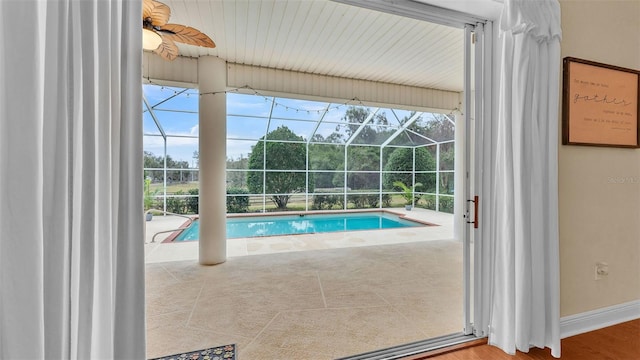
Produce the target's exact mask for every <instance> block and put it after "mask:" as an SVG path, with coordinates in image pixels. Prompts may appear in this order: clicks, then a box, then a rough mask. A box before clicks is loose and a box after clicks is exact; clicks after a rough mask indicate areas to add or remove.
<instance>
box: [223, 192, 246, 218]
mask: <svg viewBox="0 0 640 360" xmlns="http://www.w3.org/2000/svg"><path fill="white" fill-rule="evenodd" d="M248 194H249V191H248V190H246V189H242V188H235V187H230V188H227V212H228V213H246V212H248V211H249V196H248Z"/></svg>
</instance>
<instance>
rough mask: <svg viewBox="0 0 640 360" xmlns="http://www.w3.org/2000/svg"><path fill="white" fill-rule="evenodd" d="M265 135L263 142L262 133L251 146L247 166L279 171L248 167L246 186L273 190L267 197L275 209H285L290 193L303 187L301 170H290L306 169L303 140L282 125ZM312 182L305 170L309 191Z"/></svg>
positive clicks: (302, 189) (253, 188)
mask: <svg viewBox="0 0 640 360" xmlns="http://www.w3.org/2000/svg"><path fill="white" fill-rule="evenodd" d="M266 139H268V140H269V141H266V142H265V137H264V136H263V137H262V138H260V140H258V142H257V143H256V145H255V146H253V148H252V150H251V155H249V169H250V170H262V169H265V170H281V171H276V172H263V171H249V173H248V175H247V186H248V188H249V191H250V192H252V193H256V194H261V193H262V192H263V186H264V191H265V193H267V194H273V195H271V197H270V199H271V201H273V203H274V204H276V206H277V207H278V209H286V207H287V203H288V202H289V198H290V197H291V195H290V194H291V193H295V192H305V191H306V190H307V188H306V185H307V184H306V183H307V181H306V175H305V173H304V172H292V171H290V170H305V169H306V162H307V154H306V144H305V143H304V139H303V138H302V137H301V136H298V135H296V134H295V133H294V132H293V131H291V130H290V129H289V128H288V127H286V126H280V127H278V128H277V129H275V130H273V131H271V132H269V133H268V134H267V135H266ZM273 140H282V141H283V142H277V141H273ZM285 141H286V142H285ZM294 141H295V142H294ZM265 150H266V153H265ZM313 185H314V183H313V177H312V176H311V174H309V189H308V191H309V192H312V191H313Z"/></svg>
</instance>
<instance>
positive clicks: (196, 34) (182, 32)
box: [160, 24, 216, 48]
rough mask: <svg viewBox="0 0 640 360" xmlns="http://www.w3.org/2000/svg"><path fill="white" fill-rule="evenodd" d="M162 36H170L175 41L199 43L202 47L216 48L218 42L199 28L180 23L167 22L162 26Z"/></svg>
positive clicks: (190, 43)
mask: <svg viewBox="0 0 640 360" xmlns="http://www.w3.org/2000/svg"><path fill="white" fill-rule="evenodd" d="M160 32H161V33H162V36H164V37H169V38H171V39H173V40H174V41H177V42H181V43H185V44H189V45H197V46H202V47H208V48H214V47H216V44H215V43H214V42H213V40H211V38H210V37H208V36H207V35H206V34H204V33H203V32H201V31H200V30H198V29H194V28H192V27H190V26H184V25H180V24H166V25H164V26H162V28H160Z"/></svg>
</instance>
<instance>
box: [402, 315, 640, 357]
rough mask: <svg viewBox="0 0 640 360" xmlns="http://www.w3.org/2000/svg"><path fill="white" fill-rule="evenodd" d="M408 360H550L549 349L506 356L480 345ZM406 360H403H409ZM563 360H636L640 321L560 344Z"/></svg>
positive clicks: (639, 338) (639, 337)
mask: <svg viewBox="0 0 640 360" xmlns="http://www.w3.org/2000/svg"><path fill="white" fill-rule="evenodd" d="M409 359H411V360H419V359H429V360H501V359H505V360H519V359H523V360H532V359H535V360H547V359H549V360H551V359H554V358H553V357H552V356H551V352H550V350H549V349H544V350H543V349H531V351H529V353H521V352H518V353H517V354H516V355H515V356H511V355H507V354H505V353H504V352H502V350H500V349H498V348H496V347H493V346H489V345H486V343H484V341H483V342H482V343H475V344H472V345H471V346H467V347H464V348H462V349H457V350H453V351H450V352H445V353H440V354H428V355H423V356H417V357H412V358H409ZM409 359H407V360H409ZM562 359H563V360H590V359H594V360H639V359H640V319H638V320H633V321H629V322H625V323H622V324H618V325H614V326H611V327H607V328H604V329H600V330H596V331H592V332H588V333H585V334H580V335H576V336H572V337H569V338H566V339H563V340H562Z"/></svg>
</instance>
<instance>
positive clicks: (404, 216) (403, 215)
mask: <svg viewBox="0 0 640 360" xmlns="http://www.w3.org/2000/svg"><path fill="white" fill-rule="evenodd" d="M372 212H375V213H388V214H392V215H395V216H397V217H399V218H401V219H403V220H407V221H413V222H416V223H419V224H422V225H425V226H440V225H438V224H434V223H431V222H428V221H424V220H419V219H415V218H411V217H408V216H407V215H410V214H406V213H402V212H396V211H392V210H388V209H348V210H311V211H277V212H268V213H264V212H259V213H241V214H227V216H226V217H227V218H231V219H232V218H243V217H252V216H286V215H293V216H295V215H325V214H349V213H372ZM199 218H200V216H198V215H194V216H193V217H191V220H187V221H185V222H184V223H183V224H182V225H180V227H179V228H178V229H177V230H175V231H174V232H172V233H171V234H170V235H169V236H167V238H166V239H164V240H163V241H162V244H179V243H181V242H176V241H174V240H175V239H176V238H177V237H178V235H180V233H182V231H184V229H186V228H188V227H189V226H190V225H191V224H192V223H193V221H195V220H197V219H199ZM378 230H385V229H378ZM386 230H390V229H386ZM356 231H369V230H351V231H343V232H356ZM308 234H313V233H303V234H287V235H264V236H259V237H262V238H267V237H272V236H298V235H308ZM192 241H196V240H192Z"/></svg>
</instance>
